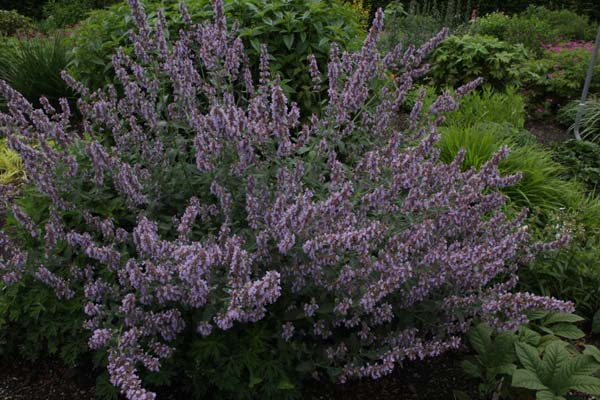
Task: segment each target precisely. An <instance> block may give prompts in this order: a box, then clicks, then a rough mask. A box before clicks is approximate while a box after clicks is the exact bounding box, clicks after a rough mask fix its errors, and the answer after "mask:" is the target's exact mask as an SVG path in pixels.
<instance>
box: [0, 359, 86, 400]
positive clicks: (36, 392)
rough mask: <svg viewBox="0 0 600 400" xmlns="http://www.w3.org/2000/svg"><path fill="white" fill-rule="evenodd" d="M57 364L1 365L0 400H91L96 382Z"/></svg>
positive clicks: (44, 362)
mask: <svg viewBox="0 0 600 400" xmlns="http://www.w3.org/2000/svg"><path fill="white" fill-rule="evenodd" d="M81 373H82V372H81V371H77V370H75V369H72V368H67V367H64V366H63V365H61V364H60V363H57V362H55V361H37V362H26V361H10V360H6V359H5V360H2V361H1V362H0V400H91V399H94V385H93V380H89V379H86V378H84V377H83V376H82V374H81Z"/></svg>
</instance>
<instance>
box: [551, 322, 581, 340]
mask: <svg viewBox="0 0 600 400" xmlns="http://www.w3.org/2000/svg"><path fill="white" fill-rule="evenodd" d="M552 332H554V334H555V335H556V336H560V337H564V338H566V339H573V340H576V339H581V338H582V337H584V336H585V333H584V332H583V331H582V330H581V329H579V328H578V327H576V326H575V325H573V324H569V323H560V324H556V325H552Z"/></svg>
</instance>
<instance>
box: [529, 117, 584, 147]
mask: <svg viewBox="0 0 600 400" xmlns="http://www.w3.org/2000/svg"><path fill="white" fill-rule="evenodd" d="M525 129H527V130H528V131H529V132H531V133H532V134H533V135H534V136H535V137H536V138H537V139H538V140H539V141H540V142H541V143H543V144H552V143H554V142H559V141H564V140H568V139H573V138H574V136H573V133H571V132H568V130H567V128H566V127H565V126H563V125H561V124H559V123H558V122H557V121H556V120H555V119H553V118H545V119H532V120H529V121H527V122H526V123H525Z"/></svg>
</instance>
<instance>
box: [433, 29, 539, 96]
mask: <svg viewBox="0 0 600 400" xmlns="http://www.w3.org/2000/svg"><path fill="white" fill-rule="evenodd" d="M526 60H527V50H526V49H525V48H524V47H523V46H522V45H512V44H509V43H506V42H502V41H500V40H498V39H496V38H493V37H488V36H480V35H463V36H451V37H450V38H448V39H447V40H445V41H444V42H443V43H442V44H441V45H440V46H439V47H438V48H437V49H436V50H435V52H434V53H433V56H432V59H431V71H430V74H429V76H430V77H431V79H432V82H433V83H434V84H435V85H437V86H441V87H443V86H452V87H457V86H460V85H463V84H465V83H467V82H470V81H472V80H474V79H476V78H478V77H483V79H484V82H485V83H486V84H489V85H491V86H493V87H494V88H497V89H504V88H505V87H507V86H510V85H514V84H517V83H518V73H517V72H516V71H517V69H518V67H519V66H520V65H522V64H524V63H525V61H526Z"/></svg>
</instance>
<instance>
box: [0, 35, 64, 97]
mask: <svg viewBox="0 0 600 400" xmlns="http://www.w3.org/2000/svg"><path fill="white" fill-rule="evenodd" d="M67 57H68V56H67V47H66V46H65V43H64V40H63V38H61V37H57V38H54V39H45V38H39V39H29V40H25V41H21V42H13V46H12V47H9V48H5V49H4V50H3V51H2V52H1V53H0V79H2V80H4V81H6V82H7V83H8V84H9V85H11V86H12V87H13V88H15V89H16V90H19V91H20V92H21V93H22V94H23V96H25V97H26V98H27V99H28V100H29V101H31V102H33V103H34V104H38V105H39V102H38V99H39V98H40V96H46V97H47V98H48V100H50V102H51V104H53V105H55V106H58V101H59V98H61V97H65V98H67V99H73V91H72V90H71V89H70V88H69V87H68V86H67V84H66V83H65V82H64V80H62V79H61V77H60V73H61V71H62V70H64V69H65V68H66V67H67V63H68V58H67ZM2 101H3V98H2V96H0V103H2Z"/></svg>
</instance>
